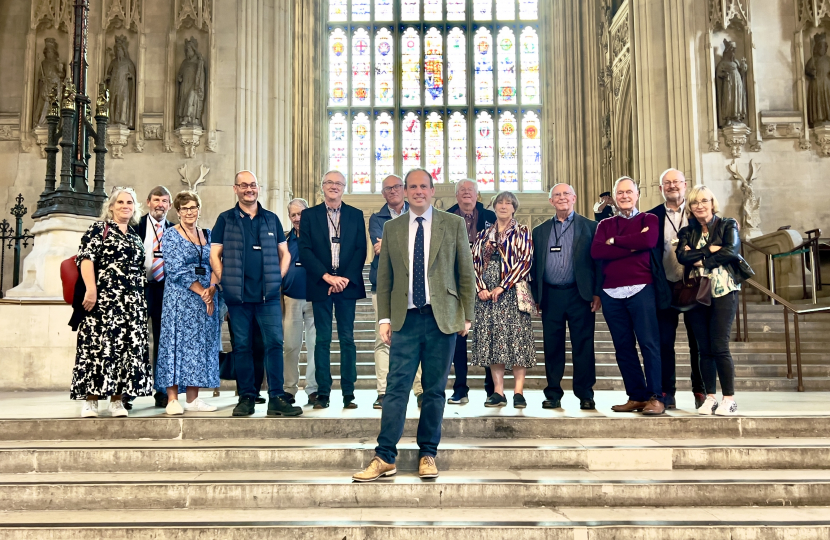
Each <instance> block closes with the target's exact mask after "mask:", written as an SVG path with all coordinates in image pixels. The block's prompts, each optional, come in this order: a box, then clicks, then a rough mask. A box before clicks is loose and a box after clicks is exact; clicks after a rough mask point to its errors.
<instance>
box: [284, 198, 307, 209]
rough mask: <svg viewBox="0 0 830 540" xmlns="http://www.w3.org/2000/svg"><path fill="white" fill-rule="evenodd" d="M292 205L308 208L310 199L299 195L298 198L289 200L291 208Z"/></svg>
mask: <svg viewBox="0 0 830 540" xmlns="http://www.w3.org/2000/svg"><path fill="white" fill-rule="evenodd" d="M292 206H302V207H303V210H305V209H306V208H308V201H307V200H305V199H302V198H300V197H297V198H296V199H291V200H290V201H288V208H291V207H292Z"/></svg>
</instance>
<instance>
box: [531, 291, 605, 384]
mask: <svg viewBox="0 0 830 540" xmlns="http://www.w3.org/2000/svg"><path fill="white" fill-rule="evenodd" d="M566 323H567V325H568V328H569V329H570V331H571V350H572V353H573V356H572V362H573V366H574V376H573V391H574V394H575V395H576V397H578V398H579V399H593V398H594V384H596V382H597V371H596V356H595V355H594V326H595V323H596V314H595V313H593V312H592V311H591V303H590V302H586V301H585V299H584V298H582V297H581V296H580V295H579V290H578V289H577V288H576V286H574V287H570V288H567V289H557V288H554V287H552V286H550V285H546V286H545V290H544V294H543V296H542V339H543V341H544V349H545V378H546V379H547V383H548V384H547V387H545V398H547V399H550V400H557V399H561V398H562V396H563V395H564V394H565V392H564V390H562V376H563V375H564V373H565V324H566Z"/></svg>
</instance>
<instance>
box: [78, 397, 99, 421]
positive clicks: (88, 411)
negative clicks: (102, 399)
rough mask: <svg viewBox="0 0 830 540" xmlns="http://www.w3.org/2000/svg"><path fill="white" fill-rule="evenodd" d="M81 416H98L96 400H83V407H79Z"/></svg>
mask: <svg viewBox="0 0 830 540" xmlns="http://www.w3.org/2000/svg"><path fill="white" fill-rule="evenodd" d="M81 418H98V400H97V399H96V400H94V401H93V400H89V399H88V400H86V401H84V407H83V409H81Z"/></svg>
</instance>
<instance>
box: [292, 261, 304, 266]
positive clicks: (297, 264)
mask: <svg viewBox="0 0 830 540" xmlns="http://www.w3.org/2000/svg"><path fill="white" fill-rule="evenodd" d="M302 265H303V263H301V262H300V261H297V262H295V263H294V266H302Z"/></svg>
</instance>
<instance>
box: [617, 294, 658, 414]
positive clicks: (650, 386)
mask: <svg viewBox="0 0 830 540" xmlns="http://www.w3.org/2000/svg"><path fill="white" fill-rule="evenodd" d="M602 314H603V315H604V316H605V322H607V323H608V330H610V331H611V340H612V341H613V342H614V349H615V351H616V355H617V366H619V368H620V374H622V378H623V383H625V392H626V394H628V398H629V399H630V400H631V401H648V400H650V399H651V398H652V397H653V396H656V397H657V399H658V400H659V401H663V390H662V382H663V380H662V371H661V361H660V330H659V327H658V325H657V303H656V302H655V298H654V285H652V284H648V285H646V288H645V289H643V290H642V291H640V292H638V293H637V294H635V295H634V296H632V297H630V298H623V299H617V298H611V297H610V296H608V294H607V293H606V292H605V291H602ZM638 343H639V345H640V351H641V352H642V354H643V367H642V368H641V367H640V357H639V356H637V344H638ZM644 369H645V376H644V375H643V370H644Z"/></svg>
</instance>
